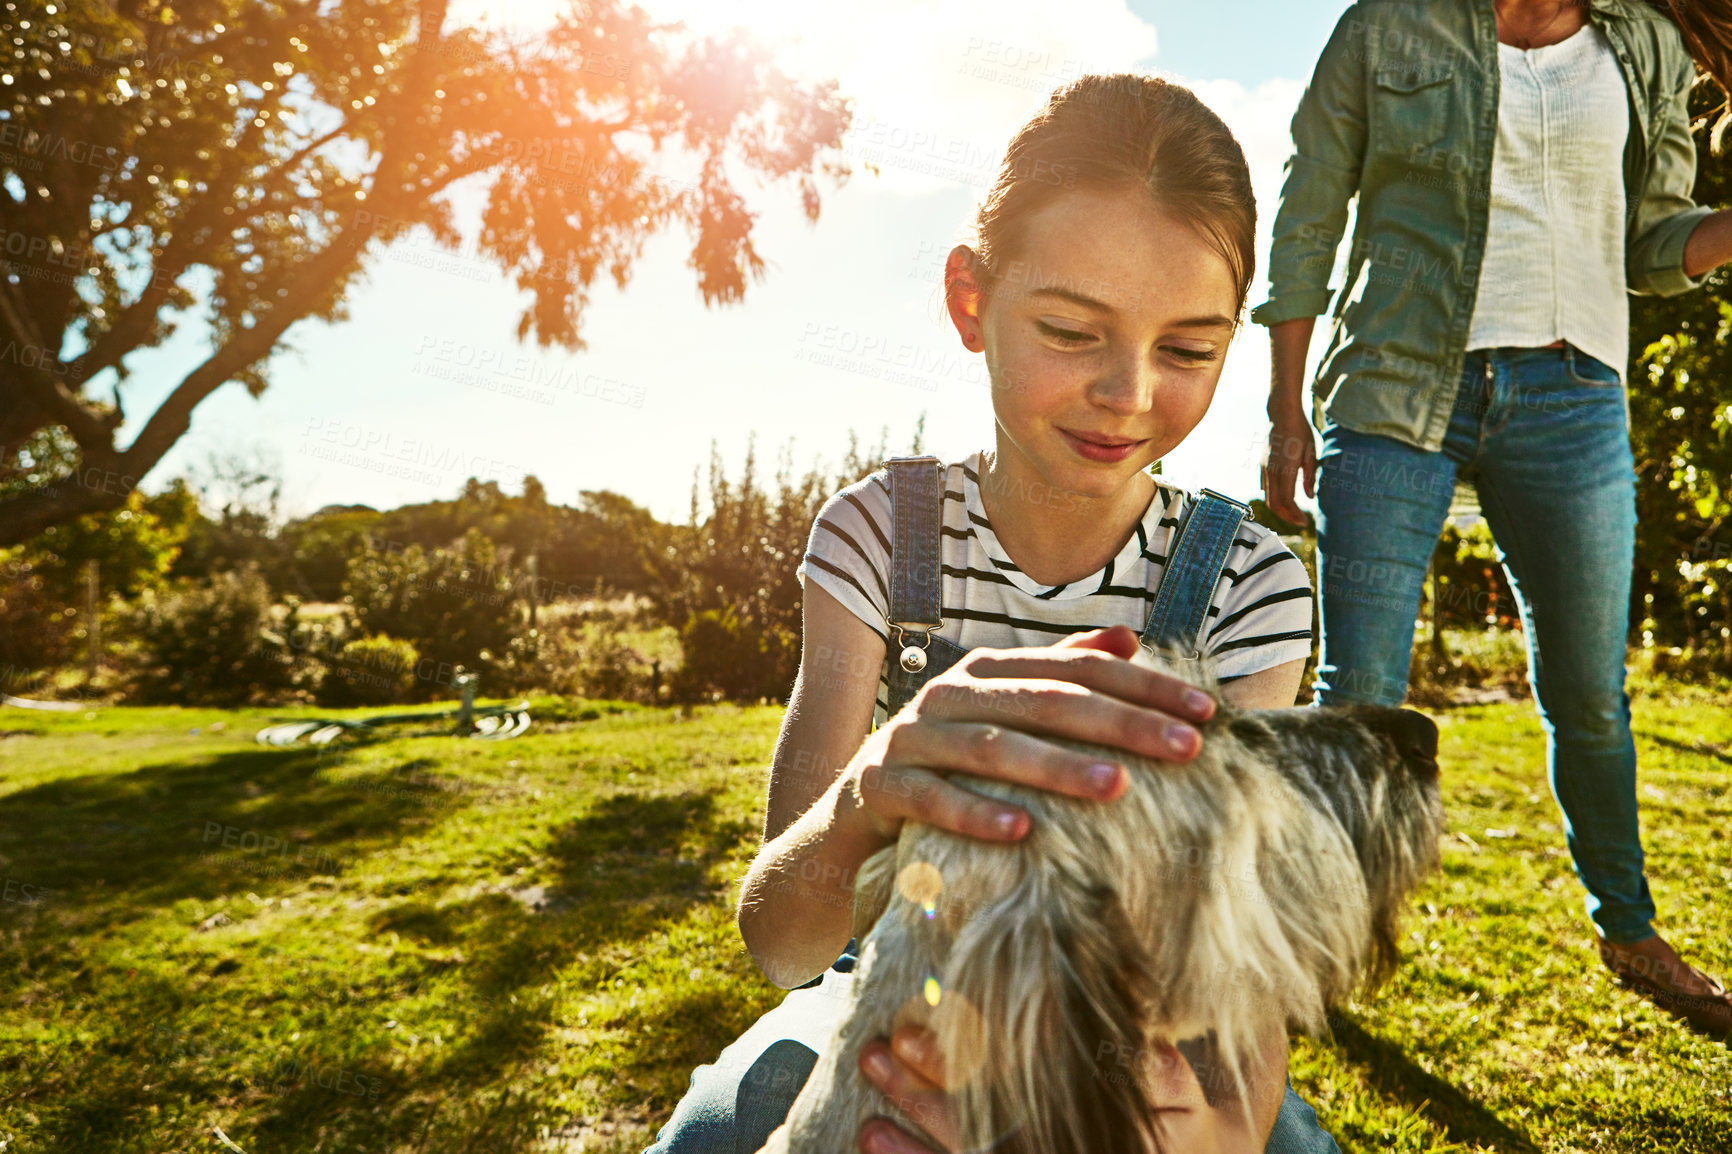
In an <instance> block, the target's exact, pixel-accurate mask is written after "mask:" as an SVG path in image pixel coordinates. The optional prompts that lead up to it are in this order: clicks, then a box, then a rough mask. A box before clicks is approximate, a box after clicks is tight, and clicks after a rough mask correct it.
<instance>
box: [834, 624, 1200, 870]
mask: <svg viewBox="0 0 1732 1154" xmlns="http://www.w3.org/2000/svg"><path fill="white" fill-rule="evenodd" d="M1137 645H1138V640H1137V635H1136V634H1135V633H1134V632H1133V631H1132V630H1131V629H1129V628H1128V627H1126V626H1123V625H1116V626H1114V627H1113V628H1111V629H1103V630H1095V631H1093V632H1090V633H1079V634H1075V635H1073V636H1071V637H1069V638H1067V639H1065V640H1064V641H1061V642H1059V643H1058V644H1057V645H1052V646H1045V647H1041V648H1032V649H975V650H972V651H971V652H969V653H968V654H967V655H966V656H964V657H963V658H962V660H960V661H959V662H957V664H956V665H955V666H953V667H951V668H950V669H948V670H946V671H945V672H944V673H942V674H940V675H938V676H937V677H934V678H933V679H932V680H931V681H930V682H928V683H927V684H926V685H925V687H923V688H922V689H921V690H920V692H919V693H918V694H916V695H915V697H914V700H913V701H911V702H909V703H908V705H907V707H906V708H904V709H903V710H902V712H901V713H899V714H897V715H896V716H895V717H894V718H892V719H891V720H890V721H889V722H888V723H886V724H885V725H883V726H881V727H880V728H879V729H878V731H877V732H876V733H873V734H872V735H871V736H870V737H869V738H867V740H866V743H865V744H864V745H862V746H861V747H860V750H859V752H858V753H857V754H856V755H855V757H854V759H853V760H852V761H851V762H850V764H849V765H848V768H847V769H846V770H845V771H844V772H843V774H842V777H841V780H840V782H839V787H840V788H841V790H842V796H843V799H844V804H845V805H852V806H853V807H854V808H855V809H856V810H857V811H858V813H859V814H860V815H863V816H864V818H865V819H866V820H867V821H869V822H870V823H871V826H872V828H873V829H874V831H875V832H876V834H877V836H878V837H880V838H881V839H883V840H884V842H885V843H888V842H889V841H891V840H894V839H895V837H896V835H897V834H898V833H899V832H900V831H901V828H902V823H903V822H904V821H907V820H915V821H919V822H923V823H924V824H927V825H931V826H935V827H937V828H939V829H946V830H950V831H952V832H954V833H961V834H966V835H968V836H970V837H976V838H981V839H983V840H989V841H1014V840H1016V839H1018V838H1020V837H1022V836H1023V835H1024V834H1026V833H1027V832H1028V825H1029V818H1028V813H1027V811H1025V810H1023V809H1020V808H1018V807H1017V806H1013V805H1009V804H1007V803H1005V802H1001V801H997V800H995V799H992V798H988V797H984V796H982V795H980V794H977V793H973V792H971V791H969V790H966V789H963V788H962V787H960V786H957V785H952V784H951V783H950V782H949V781H948V780H947V779H946V777H945V775H946V774H948V773H951V772H963V773H971V774H975V775H977V776H980V777H992V778H998V779H1001V780H1004V781H1013V782H1017V783H1018V784H1021V785H1027V786H1032V787H1034V788H1036V789H1044V790H1048V791H1051V792H1053V793H1062V794H1067V795H1069V796H1072V797H1082V798H1094V799H1098V800H1110V799H1112V798H1116V797H1118V796H1119V795H1120V794H1122V793H1123V792H1124V790H1125V788H1126V787H1127V786H1128V784H1129V778H1128V777H1127V775H1126V770H1125V767H1124V766H1123V765H1122V764H1119V763H1117V762H1103V761H1101V759H1099V758H1097V757H1090V756H1087V755H1085V754H1082V753H1078V752H1075V751H1073V750H1070V749H1065V748H1063V747H1061V746H1059V745H1057V744H1056V743H1054V742H1053V741H1050V740H1047V738H1052V737H1057V738H1068V739H1071V740H1076V741H1087V742H1092V743H1095V744H1097V745H1107V746H1115V747H1118V748H1122V749H1126V750H1130V751H1131V752H1133V753H1137V754H1141V755H1143V756H1145V757H1153V758H1159V759H1161V760H1164V761H1188V760H1189V759H1191V758H1192V757H1195V756H1196V754H1197V751H1198V750H1199V749H1200V748H1201V746H1202V736H1201V735H1200V734H1199V733H1198V732H1197V730H1196V729H1195V728H1193V727H1192V726H1191V725H1190V724H1187V722H1200V721H1205V720H1207V719H1208V718H1209V717H1210V716H1211V715H1212V714H1213V713H1214V709H1215V703H1214V700H1213V699H1212V698H1211V697H1210V696H1209V695H1208V694H1206V693H1204V692H1202V691H1201V690H1198V689H1196V688H1194V687H1192V686H1190V685H1188V684H1186V683H1185V682H1183V681H1181V680H1179V679H1178V678H1176V677H1172V676H1169V675H1167V674H1163V673H1158V672H1156V671H1154V670H1152V669H1145V668H1143V667H1142V666H1140V665H1134V664H1132V663H1131V662H1130V661H1128V660H1126V658H1128V657H1130V656H1132V655H1133V654H1135V653H1136V651H1137Z"/></svg>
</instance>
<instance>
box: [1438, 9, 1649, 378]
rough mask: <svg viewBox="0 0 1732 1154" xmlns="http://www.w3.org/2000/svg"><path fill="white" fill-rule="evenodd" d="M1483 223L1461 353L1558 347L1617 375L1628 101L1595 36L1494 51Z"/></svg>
mask: <svg viewBox="0 0 1732 1154" xmlns="http://www.w3.org/2000/svg"><path fill="white" fill-rule="evenodd" d="M1497 59H1498V71H1499V76H1500V81H1499V83H1500V90H1499V96H1498V111H1497V142H1496V145H1495V147H1494V149H1493V152H1492V164H1491V215H1490V221H1489V224H1488V226H1487V233H1486V245H1485V260H1484V263H1483V264H1482V266H1481V272H1480V281H1479V294H1478V296H1477V298H1476V299H1475V300H1474V306H1473V320H1472V323H1471V325H1470V326H1469V329H1468V337H1467V347H1468V348H1469V349H1487V348H1498V347H1500V346H1505V345H1512V346H1516V347H1520V348H1537V347H1540V346H1543V345H1549V344H1551V343H1552V342H1554V341H1557V340H1566V341H1569V342H1570V343H1571V344H1572V345H1575V346H1576V347H1577V348H1579V349H1581V350H1582V351H1583V352H1586V353H1588V354H1589V355H1591V356H1593V357H1594V358H1596V359H1598V360H1601V361H1604V362H1605V363H1606V364H1608V365H1610V366H1611V367H1613V368H1614V369H1616V370H1617V371H1618V376H1619V378H1620V379H1622V377H1623V375H1624V369H1625V365H1626V362H1627V361H1628V359H1629V351H1630V302H1629V296H1628V291H1629V290H1628V282H1627V280H1626V277H1625V272H1624V259H1625V253H1624V208H1625V204H1624V144H1625V141H1626V140H1627V138H1628V136H1629V131H1630V116H1629V100H1630V98H1629V93H1628V90H1627V88H1626V87H1625V84H1624V76H1623V73H1622V72H1620V71H1619V70H1618V61H1617V57H1616V56H1614V55H1613V54H1612V49H1611V45H1610V44H1608V43H1607V41H1606V38H1605V35H1604V33H1602V32H1600V30H1599V29H1598V28H1596V27H1594V26H1593V25H1592V24H1587V25H1584V26H1583V27H1582V28H1581V29H1580V30H1579V31H1578V32H1576V34H1575V35H1573V36H1571V37H1569V38H1568V39H1567V40H1562V41H1559V42H1558V43H1556V44H1550V45H1547V46H1545V47H1544V48H1532V49H1529V50H1527V51H1525V52H1524V51H1522V50H1521V49H1519V48H1514V47H1511V46H1510V45H1508V44H1499V45H1498V46H1497Z"/></svg>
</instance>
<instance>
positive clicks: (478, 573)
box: [343, 529, 518, 668]
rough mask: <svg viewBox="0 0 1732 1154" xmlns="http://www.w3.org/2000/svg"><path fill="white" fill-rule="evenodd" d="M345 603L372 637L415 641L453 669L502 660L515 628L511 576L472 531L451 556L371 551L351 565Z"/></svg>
mask: <svg viewBox="0 0 1732 1154" xmlns="http://www.w3.org/2000/svg"><path fill="white" fill-rule="evenodd" d="M343 592H344V595H345V596H344V599H345V600H346V601H348V602H349V603H350V604H351V605H352V606H353V608H354V613H355V620H356V622H357V624H358V625H359V626H360V628H362V629H363V630H365V631H366V632H367V633H369V634H385V635H387V636H390V637H398V638H402V639H404V640H406V641H409V642H411V643H412V644H413V645H414V646H415V648H416V649H417V651H419V652H420V653H422V654H426V655H429V656H431V657H434V658H436V659H437V660H438V661H441V662H445V663H447V664H448V665H452V666H455V665H459V664H461V665H466V666H469V667H470V668H475V667H476V666H477V665H479V664H481V653H482V651H483V650H487V651H489V652H490V653H494V654H502V653H504V652H505V650H506V647H507V646H508V645H509V644H510V642H511V637H512V634H513V632H515V628H516V621H517V616H518V613H517V600H516V595H515V591H514V589H513V586H512V582H511V578H510V575H509V574H508V573H507V572H505V571H504V569H503V568H502V566H501V564H500V559H499V556H498V553H497V551H496V550H495V548H494V545H493V542H492V541H490V540H488V539H487V538H486V537H484V536H482V535H481V533H480V532H479V531H478V530H475V529H470V530H469V531H468V532H467V533H466V534H465V535H464V536H463V538H462V539H461V540H460V541H459V542H457V544H456V546H455V547H454V548H451V549H431V550H429V549H423V548H422V547H421V546H419V545H411V546H409V547H408V548H406V549H403V550H401V551H398V552H392V551H380V550H378V549H368V550H365V551H363V552H361V553H358V554H356V555H355V556H354V557H353V558H351V559H350V561H349V568H348V574H347V576H345V577H344V579H343Z"/></svg>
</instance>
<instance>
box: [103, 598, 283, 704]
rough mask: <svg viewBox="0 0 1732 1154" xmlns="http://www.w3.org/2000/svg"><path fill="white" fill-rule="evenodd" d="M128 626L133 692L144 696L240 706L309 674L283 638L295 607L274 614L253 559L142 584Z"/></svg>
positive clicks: (145, 698)
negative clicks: (158, 585) (203, 574)
mask: <svg viewBox="0 0 1732 1154" xmlns="http://www.w3.org/2000/svg"><path fill="white" fill-rule="evenodd" d="M126 628H127V629H128V631H130V632H131V633H132V634H133V635H134V636H135V637H136V638H137V639H138V641H139V642H140V644H141V646H142V649H143V654H142V667H141V668H140V669H138V671H137V674H136V678H135V685H134V693H135V695H136V696H137V697H138V698H139V699H140V700H142V701H145V702H163V703H174V704H181V705H238V704H244V703H246V702H248V701H250V700H255V699H257V698H260V697H263V696H269V695H281V694H283V693H284V692H286V691H288V690H291V689H294V688H296V687H297V686H299V685H302V684H304V683H305V681H307V680H308V673H309V669H308V664H307V662H306V659H305V658H304V657H303V655H302V654H301V653H300V652H299V651H297V650H296V649H295V647H294V646H293V645H292V644H290V641H289V638H290V637H292V636H294V635H295V634H296V633H297V632H298V631H299V628H300V623H299V621H298V619H297V607H296V605H294V604H293V603H291V604H290V605H289V608H288V614H287V616H286V618H285V619H284V620H282V621H281V622H278V621H277V620H276V618H275V615H274V614H273V613H272V610H271V591H270V587H269V585H268V584H267V583H266V581H265V579H264V577H263V576H262V575H261V574H260V573H259V570H258V567H257V566H256V565H252V564H248V565H246V566H244V567H242V568H241V569H239V570H234V571H231V572H227V573H220V574H216V575H215V576H213V577H211V578H210V579H209V580H208V581H196V582H195V581H186V582H182V583H180V584H178V585H176V586H175V587H173V588H171V589H170V590H169V591H167V592H158V591H156V590H146V591H145V592H144V594H143V595H142V596H141V598H140V600H139V603H138V604H137V606H136V607H135V608H134V609H133V611H132V612H131V614H129V615H128V618H127V620H126Z"/></svg>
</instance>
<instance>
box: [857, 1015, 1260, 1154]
mask: <svg viewBox="0 0 1732 1154" xmlns="http://www.w3.org/2000/svg"><path fill="white" fill-rule="evenodd" d="M1205 1049H1206V1048H1205V1047H1199V1052H1202V1051H1203V1050H1205ZM1139 1068H1142V1069H1143V1073H1144V1076H1145V1080H1146V1083H1147V1084H1146V1085H1145V1087H1144V1089H1145V1092H1146V1093H1147V1094H1148V1102H1149V1105H1150V1106H1151V1107H1153V1109H1154V1110H1155V1112H1156V1114H1157V1116H1158V1117H1159V1118H1160V1123H1161V1127H1162V1130H1163V1131H1164V1137H1165V1139H1166V1148H1168V1149H1174V1150H1184V1151H1186V1152H1187V1154H1262V1150H1263V1148H1264V1147H1265V1146H1266V1145H1267V1144H1268V1141H1269V1134H1270V1132H1271V1131H1273V1130H1274V1128H1275V1118H1276V1116H1277V1115H1279V1114H1280V1112H1281V1100H1282V1099H1283V1098H1284V1097H1285V1096H1286V1090H1287V1032H1286V1030H1284V1029H1282V1028H1280V1026H1279V1025H1276V1026H1272V1027H1271V1028H1270V1029H1269V1031H1268V1032H1267V1033H1266V1035H1265V1036H1264V1039H1263V1043H1262V1046H1261V1048H1260V1052H1259V1053H1258V1054H1256V1055H1255V1056H1254V1057H1253V1058H1252V1060H1251V1062H1250V1063H1249V1065H1248V1066H1247V1068H1246V1070H1245V1076H1246V1082H1247V1083H1248V1087H1247V1088H1248V1089H1249V1091H1250V1103H1249V1105H1250V1113H1251V1117H1250V1118H1247V1117H1246V1115H1245V1110H1244V1109H1243V1108H1242V1105H1241V1103H1240V1102H1238V1101H1237V1100H1236V1099H1233V1098H1230V1097H1229V1098H1225V1099H1223V1100H1222V1101H1220V1102H1219V1103H1218V1104H1217V1105H1213V1106H1211V1105H1210V1104H1209V1103H1208V1102H1207V1100H1206V1095H1205V1094H1204V1093H1203V1088H1202V1085H1201V1084H1200V1083H1199V1082H1198V1080H1197V1070H1196V1068H1195V1067H1194V1066H1193V1065H1192V1064H1191V1061H1189V1060H1187V1058H1186V1057H1185V1056H1183V1055H1182V1054H1181V1053H1180V1051H1179V1049H1178V1048H1176V1047H1173V1046H1155V1047H1151V1054H1150V1057H1149V1059H1148V1060H1147V1061H1144V1062H1139ZM1204 1069H1205V1071H1209V1070H1210V1067H1207V1066H1205V1067H1204ZM860 1070H861V1072H862V1073H864V1074H865V1075H866V1079H867V1081H869V1082H871V1083H872V1084H873V1085H874V1086H876V1087H877V1088H878V1089H879V1091H880V1092H882V1093H883V1094H884V1096H885V1097H887V1098H889V1099H890V1100H891V1101H892V1102H894V1103H895V1104H896V1108H897V1109H899V1110H901V1111H902V1112H903V1113H904V1114H906V1115H907V1116H908V1117H909V1118H912V1119H913V1120H914V1121H915V1122H916V1123H917V1124H918V1125H919V1126H920V1127H921V1129H923V1130H925V1131H926V1133H927V1134H928V1135H930V1136H931V1141H933V1142H936V1143H938V1145H937V1147H934V1146H932V1145H930V1144H929V1143H928V1142H926V1141H924V1140H922V1139H920V1138H916V1137H915V1136H914V1135H912V1134H910V1133H909V1132H908V1131H906V1130H904V1129H903V1128H902V1127H901V1126H899V1125H897V1124H896V1123H895V1122H892V1121H891V1120H890V1119H888V1118H874V1119H872V1120H871V1121H869V1122H867V1123H866V1124H865V1125H864V1126H862V1127H860V1134H859V1139H858V1141H859V1146H860V1149H861V1150H864V1151H866V1152H867V1154H956V1152H957V1151H959V1150H961V1149H962V1135H961V1133H960V1128H959V1126H958V1125H957V1121H956V1111H955V1107H954V1105H953V1104H952V1102H951V1100H950V1096H949V1094H948V1093H947V1092H946V1091H947V1089H948V1081H947V1079H946V1077H945V1073H944V1060H943V1057H942V1055H940V1053H939V1051H938V1039H937V1036H936V1035H934V1034H933V1033H932V1032H931V1031H930V1030H925V1029H921V1028H919V1027H916V1026H904V1027H903V1028H902V1029H900V1030H897V1031H896V1033H895V1034H894V1035H892V1037H891V1040H890V1044H889V1045H888V1046H887V1045H885V1044H884V1043H883V1042H882V1041H873V1042H870V1043H868V1044H867V1045H866V1046H864V1047H863V1048H862V1049H861V1051H860ZM1211 1076H1213V1074H1212V1073H1211Z"/></svg>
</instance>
